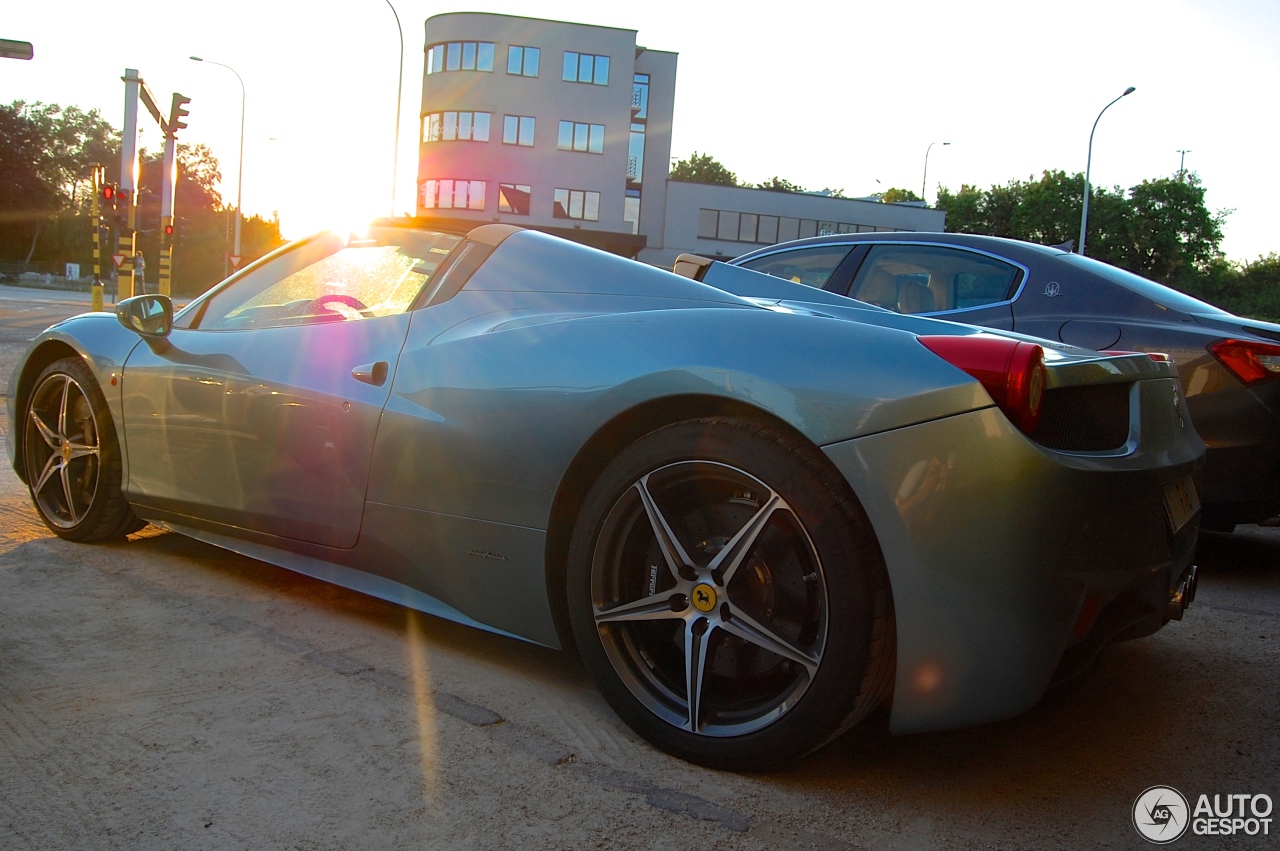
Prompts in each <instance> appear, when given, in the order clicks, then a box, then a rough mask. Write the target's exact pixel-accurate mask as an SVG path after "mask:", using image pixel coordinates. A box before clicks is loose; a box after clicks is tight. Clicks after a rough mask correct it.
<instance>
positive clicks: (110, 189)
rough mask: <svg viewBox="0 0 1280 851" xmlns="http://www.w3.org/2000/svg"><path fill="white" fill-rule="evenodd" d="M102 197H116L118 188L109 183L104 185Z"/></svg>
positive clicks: (109, 198)
mask: <svg viewBox="0 0 1280 851" xmlns="http://www.w3.org/2000/svg"><path fill="white" fill-rule="evenodd" d="M102 197H103V198H105V199H106V200H108V201H110V200H112V199H113V198H115V197H116V188H115V187H114V186H112V185H111V184H110V183H108V184H107V185H106V186H104V187H102Z"/></svg>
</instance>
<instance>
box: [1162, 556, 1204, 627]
mask: <svg viewBox="0 0 1280 851" xmlns="http://www.w3.org/2000/svg"><path fill="white" fill-rule="evenodd" d="M1197 573H1198V570H1197V568H1196V566H1195V565H1194V564H1193V565H1191V566H1190V567H1188V568H1187V570H1186V572H1185V573H1184V574H1182V580H1181V581H1180V582H1179V583H1178V587H1177V589H1176V590H1175V591H1174V592H1173V594H1172V595H1170V597H1169V602H1168V603H1167V604H1165V607H1164V617H1165V620H1170V621H1180V620H1182V613H1183V612H1185V611H1186V610H1187V606H1190V605H1191V601H1192V600H1194V599H1195V598H1196V585H1197V584H1198V583H1197Z"/></svg>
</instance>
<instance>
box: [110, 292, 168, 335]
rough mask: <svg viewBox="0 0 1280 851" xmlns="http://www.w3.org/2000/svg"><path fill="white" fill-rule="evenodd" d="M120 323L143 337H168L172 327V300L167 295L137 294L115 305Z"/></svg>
mask: <svg viewBox="0 0 1280 851" xmlns="http://www.w3.org/2000/svg"><path fill="white" fill-rule="evenodd" d="M116 318H117V319H119V320H120V324H121V325H123V326H124V327H126V328H128V329H129V330H130V331H133V332H134V333H136V334H141V335H142V336H143V337H153V338H162V337H168V336H169V331H170V330H172V329H173V301H172V300H170V298H169V297H168V296H167V295H138V296H134V297H133V298H126V299H125V300H124V301H122V302H120V303H119V304H117V305H116Z"/></svg>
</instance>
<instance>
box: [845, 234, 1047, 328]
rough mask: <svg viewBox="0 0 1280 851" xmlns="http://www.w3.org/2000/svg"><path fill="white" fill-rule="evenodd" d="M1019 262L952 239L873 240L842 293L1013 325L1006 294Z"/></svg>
mask: <svg viewBox="0 0 1280 851" xmlns="http://www.w3.org/2000/svg"><path fill="white" fill-rule="evenodd" d="M1026 276H1027V270H1026V269H1025V268H1024V267H1022V266H1021V265H1019V264H1016V263H1013V262H1011V261H1009V260H1006V259H1005V258H1001V257H996V256H994V255H992V254H987V253H986V252H980V251H974V250H972V249H968V248H962V247H959V246H952V245H937V244H918V243H906V242H893V243H881V244H879V245H874V246H872V247H871V250H870V251H869V252H868V253H867V256H866V259H865V260H863V262H862V265H861V266H860V267H859V268H858V271H857V274H856V275H855V276H854V278H853V282H852V284H851V286H850V287H849V290H848V292H847V294H848V295H849V296H851V297H852V298H856V299H858V300H859V301H864V302H867V303H868V304H874V305H877V306H879V307H883V308H886V309H887V310H893V311H896V312H898V313H909V314H928V315H931V316H937V317H939V318H942V319H953V320H955V321H957V322H967V323H970V324H973V325H985V326H987V327H990V328H1001V329H1004V330H1013V308H1012V306H1011V302H1012V299H1013V298H1014V297H1015V296H1016V294H1017V292H1018V288H1019V287H1020V286H1021V285H1022V282H1023V281H1024V280H1025V279H1026Z"/></svg>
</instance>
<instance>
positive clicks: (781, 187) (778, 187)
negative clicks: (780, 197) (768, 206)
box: [751, 174, 809, 192]
mask: <svg viewBox="0 0 1280 851" xmlns="http://www.w3.org/2000/svg"><path fill="white" fill-rule="evenodd" d="M751 188H753V189H766V190H768V191H769V192H808V191H809V190H808V189H805V188H804V187H803V186H800V185H799V184H796V183H792V182H791V181H790V180H785V179H783V178H781V177H778V176H777V175H776V174H775V175H774V176H773V177H771V178H769V179H768V180H766V181H764V182H763V183H757V184H756V185H755V186H753V187H751Z"/></svg>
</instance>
